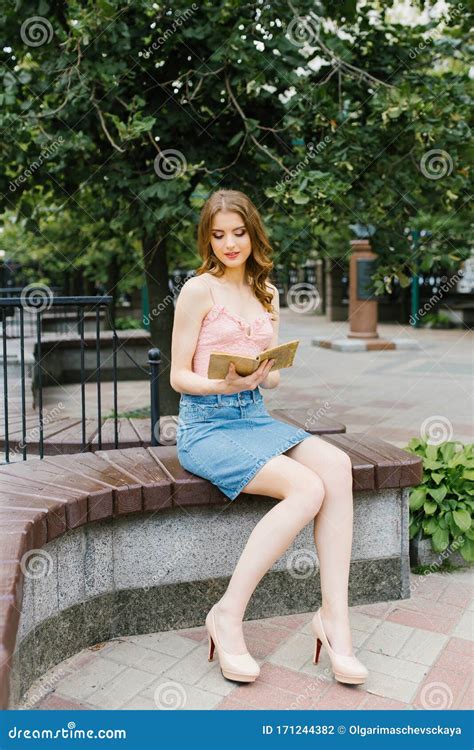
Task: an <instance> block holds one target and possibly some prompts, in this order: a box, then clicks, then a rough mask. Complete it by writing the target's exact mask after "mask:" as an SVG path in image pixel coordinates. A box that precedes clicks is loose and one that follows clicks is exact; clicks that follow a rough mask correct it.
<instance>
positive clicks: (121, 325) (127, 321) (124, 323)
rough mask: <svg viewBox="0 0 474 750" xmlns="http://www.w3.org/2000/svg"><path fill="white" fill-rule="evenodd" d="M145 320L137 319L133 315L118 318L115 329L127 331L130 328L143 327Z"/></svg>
mask: <svg viewBox="0 0 474 750" xmlns="http://www.w3.org/2000/svg"><path fill="white" fill-rule="evenodd" d="M143 327H144V326H143V322H142V321H141V320H137V319H136V318H132V317H131V316H128V317H126V318H117V320H116V321H115V330H116V331H127V330H129V329H130V328H133V329H135V328H143Z"/></svg>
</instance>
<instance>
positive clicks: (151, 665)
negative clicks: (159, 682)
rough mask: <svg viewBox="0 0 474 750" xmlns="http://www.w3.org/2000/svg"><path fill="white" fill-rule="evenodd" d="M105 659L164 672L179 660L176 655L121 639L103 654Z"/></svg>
mask: <svg viewBox="0 0 474 750" xmlns="http://www.w3.org/2000/svg"><path fill="white" fill-rule="evenodd" d="M103 658H104V659H112V660H113V661H115V662H117V663H118V664H123V665H124V666H127V667H135V668H136V669H143V670H144V671H145V672H152V673H153V674H156V675H157V674H162V673H163V672H164V671H165V670H166V669H169V667H171V666H172V665H173V664H175V662H176V661H177V658H176V656H168V654H162V653H160V652H159V651H153V650H152V649H150V648H143V647H142V646H139V645H138V644H137V643H132V642H127V641H121V642H120V643H117V644H116V645H115V646H114V647H113V648H112V649H111V650H110V651H107V652H106V653H105V654H103Z"/></svg>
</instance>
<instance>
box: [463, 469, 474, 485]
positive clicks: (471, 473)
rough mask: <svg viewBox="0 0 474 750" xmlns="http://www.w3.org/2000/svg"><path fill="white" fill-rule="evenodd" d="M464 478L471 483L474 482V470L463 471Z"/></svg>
mask: <svg viewBox="0 0 474 750" xmlns="http://www.w3.org/2000/svg"><path fill="white" fill-rule="evenodd" d="M462 478H463V479H468V480H469V481H471V482H472V481H474V469H468V470H467V471H463V473H462Z"/></svg>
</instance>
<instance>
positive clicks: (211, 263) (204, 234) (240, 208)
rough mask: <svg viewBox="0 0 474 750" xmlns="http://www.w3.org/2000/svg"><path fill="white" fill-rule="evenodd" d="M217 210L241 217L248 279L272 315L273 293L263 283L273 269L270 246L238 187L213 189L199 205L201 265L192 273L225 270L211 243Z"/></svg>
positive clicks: (259, 220) (254, 210)
mask: <svg viewBox="0 0 474 750" xmlns="http://www.w3.org/2000/svg"><path fill="white" fill-rule="evenodd" d="M218 211H235V212H236V213H238V214H239V215H240V216H241V217H242V220H243V222H244V224H245V226H246V228H247V231H248V233H249V236H250V241H251V245H252V253H251V255H249V257H248V258H247V262H246V266H245V270H246V273H247V278H248V283H249V285H250V286H251V287H252V289H253V292H254V294H255V296H256V297H257V299H258V300H259V301H260V302H261V304H262V305H263V307H264V308H265V310H267V311H268V312H269V313H273V317H275V315H276V311H275V309H274V306H273V305H272V299H273V295H272V293H271V292H269V291H268V289H267V286H266V283H265V282H266V280H267V279H268V276H269V274H270V271H271V270H272V269H273V261H272V260H271V259H270V256H271V255H272V254H273V248H272V246H271V245H270V242H269V239H268V236H267V233H266V231H265V227H264V226H263V222H262V218H261V216H260V214H259V212H258V210H257V208H256V206H255V205H254V204H253V203H252V201H251V200H250V198H248V197H247V196H246V195H245V193H241V192H240V190H224V189H223V190H216V192H215V193H212V195H210V196H209V198H208V199H207V201H206V202H205V204H204V206H203V207H202V209H201V215H200V219H199V226H198V250H199V255H200V256H201V258H202V265H201V266H200V267H199V268H198V269H197V270H196V276H199V275H200V274H202V273H210V274H212V275H213V276H217V277H220V276H223V275H224V273H225V268H226V267H225V265H224V264H223V263H221V261H220V260H219V259H218V258H217V257H216V255H215V254H214V252H213V250H212V246H211V231H212V222H213V219H214V216H215V215H216V213H217V212H218Z"/></svg>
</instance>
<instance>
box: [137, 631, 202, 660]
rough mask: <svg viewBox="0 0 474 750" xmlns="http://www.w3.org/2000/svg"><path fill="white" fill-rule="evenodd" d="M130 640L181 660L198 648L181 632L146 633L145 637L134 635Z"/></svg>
mask: <svg viewBox="0 0 474 750" xmlns="http://www.w3.org/2000/svg"><path fill="white" fill-rule="evenodd" d="M128 640H130V641H133V642H135V643H138V644H139V645H140V646H143V647H144V648H150V649H153V650H155V651H159V652H160V653H161V654H168V656H176V657H177V658H181V657H183V656H186V654H188V653H189V652H190V651H192V650H193V649H194V648H196V643H195V642H194V641H193V640H192V639H189V638H183V637H181V635H180V634H179V631H177V632H174V631H172V630H169V631H166V632H164V633H144V634H143V635H132V636H129V637H128Z"/></svg>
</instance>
